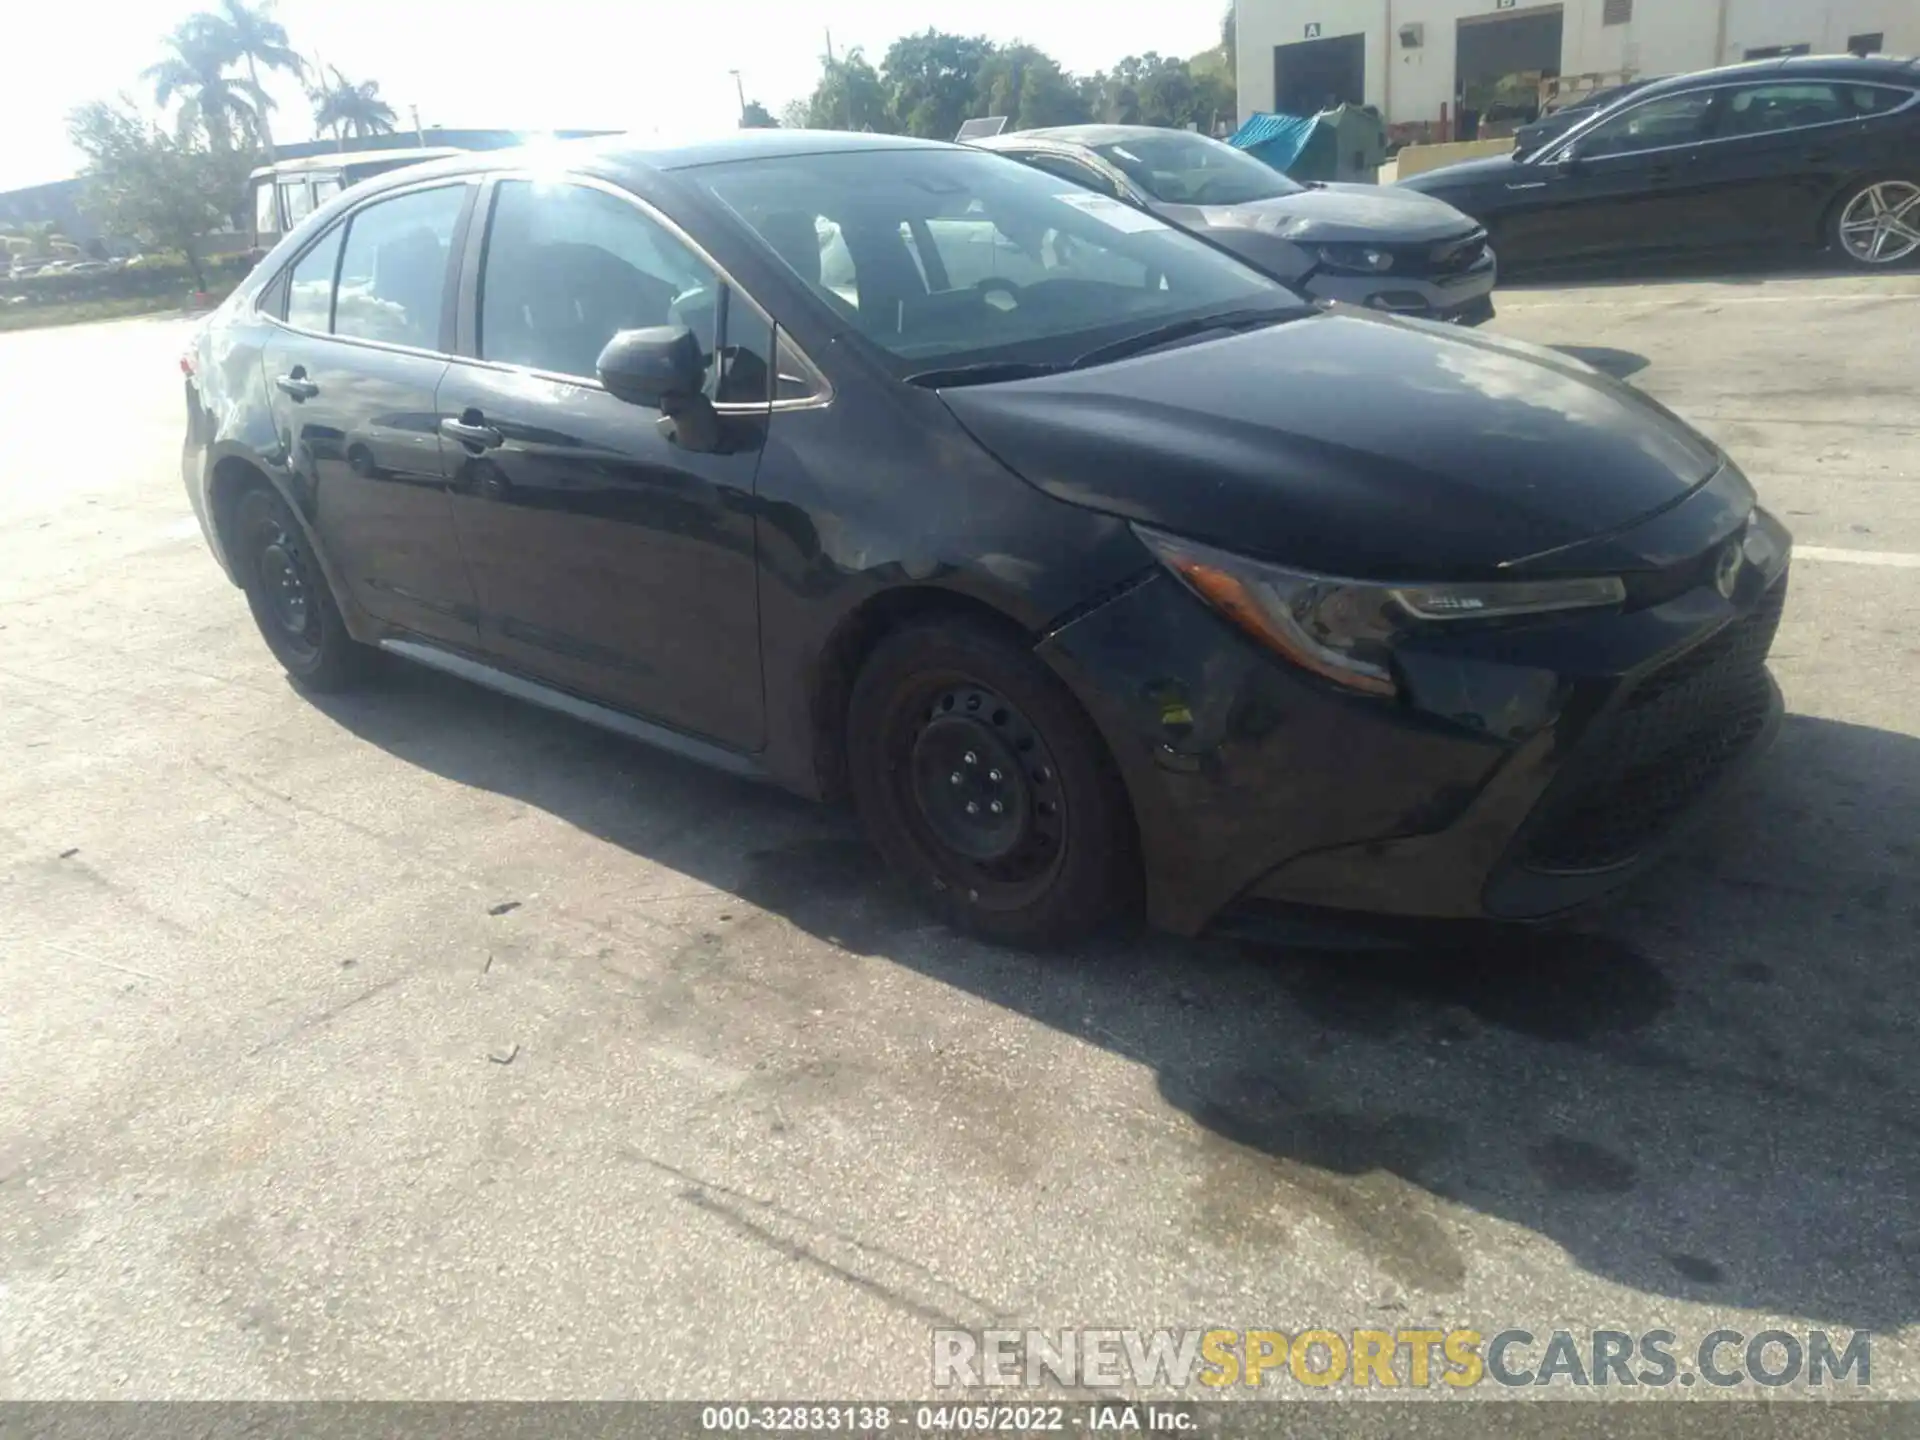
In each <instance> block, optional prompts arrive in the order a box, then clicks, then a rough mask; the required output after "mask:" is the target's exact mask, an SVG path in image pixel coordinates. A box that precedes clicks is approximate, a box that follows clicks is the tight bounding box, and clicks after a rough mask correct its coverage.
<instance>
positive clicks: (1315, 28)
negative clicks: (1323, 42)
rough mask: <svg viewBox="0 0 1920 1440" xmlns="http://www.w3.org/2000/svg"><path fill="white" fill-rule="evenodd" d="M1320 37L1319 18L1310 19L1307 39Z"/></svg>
mask: <svg viewBox="0 0 1920 1440" xmlns="http://www.w3.org/2000/svg"><path fill="white" fill-rule="evenodd" d="M1319 38H1320V22H1319V21H1318V20H1309V21H1308V22H1307V39H1309V40H1318V39H1319Z"/></svg>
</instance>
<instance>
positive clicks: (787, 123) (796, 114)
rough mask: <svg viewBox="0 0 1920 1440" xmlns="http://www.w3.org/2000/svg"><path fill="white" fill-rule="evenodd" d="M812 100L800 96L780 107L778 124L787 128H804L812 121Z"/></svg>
mask: <svg viewBox="0 0 1920 1440" xmlns="http://www.w3.org/2000/svg"><path fill="white" fill-rule="evenodd" d="M812 112H813V102H812V101H811V100H808V99H806V98H805V97H802V98H801V99H798V100H789V101H787V103H786V104H785V105H782V106H781V107H780V124H781V125H782V126H783V127H784V128H785V129H788V130H804V129H806V128H807V126H808V125H809V124H810V123H812V118H813V114H812Z"/></svg>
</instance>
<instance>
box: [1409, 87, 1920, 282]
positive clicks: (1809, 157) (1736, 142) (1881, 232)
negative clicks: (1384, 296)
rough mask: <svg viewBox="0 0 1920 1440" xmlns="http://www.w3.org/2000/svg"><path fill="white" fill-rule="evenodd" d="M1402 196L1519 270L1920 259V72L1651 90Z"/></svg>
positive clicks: (1419, 182)
mask: <svg viewBox="0 0 1920 1440" xmlns="http://www.w3.org/2000/svg"><path fill="white" fill-rule="evenodd" d="M1401 184H1402V185H1403V186H1404V187H1406V188H1410V189H1413V190H1418V191H1420V192H1421V193H1422V194H1426V195H1434V196H1438V197H1439V198H1440V199H1442V200H1445V201H1447V202H1449V203H1450V204H1452V205H1455V206H1457V207H1459V208H1460V209H1461V210H1464V211H1466V213H1467V214H1469V215H1472V216H1473V217H1474V218H1475V219H1477V220H1479V221H1480V222H1481V223H1483V224H1484V225H1486V227H1487V229H1488V230H1489V231H1490V232H1491V234H1492V236H1493V243H1494V244H1495V245H1496V246H1497V247H1498V248H1499V251H1500V255H1501V258H1502V260H1504V261H1505V262H1506V263H1507V264H1508V265H1509V266H1511V265H1528V264H1540V263H1550V262H1555V261H1568V260H1590V259H1596V258H1600V257H1605V256H1615V255H1632V254H1655V253H1670V254H1684V253H1688V252H1693V253H1701V252H1716V251H1733V250H1748V249H1801V250H1813V249H1818V248H1821V247H1825V248H1828V249H1830V250H1831V251H1832V252H1833V253H1834V254H1835V255H1836V256H1838V257H1839V258H1840V259H1841V260H1842V261H1843V262H1844V263H1846V264H1849V265H1852V266H1855V267H1858V268H1861V269H1867V270H1878V269H1885V268H1887V267H1889V266H1894V265H1899V264H1902V263H1903V262H1910V261H1912V260H1913V259H1914V258H1915V257H1916V255H1920V61H1913V60H1899V59H1892V58H1885V57H1873V58H1853V57H1849V56H1839V57H1834V56H1821V57H1796V58H1791V59H1785V60H1764V61H1759V62H1756V63H1754V64H1751V65H1731V66H1728V67H1726V68H1725V69H1721V70H1708V71H1703V72H1701V73H1699V74H1696V75H1683V76H1678V77H1676V78H1674V79H1671V80H1662V81H1659V82H1658V83H1656V84H1652V85H1647V86H1644V87H1642V88H1641V89H1638V90H1636V91H1634V92H1633V93H1631V94H1629V95H1627V96H1626V97H1625V98H1623V99H1621V100H1618V101H1616V102H1615V103H1614V104H1613V105H1611V106H1609V107H1608V108H1607V109H1605V110H1602V111H1600V112H1598V113H1597V114H1595V115H1593V116H1591V117H1589V118H1588V119H1587V120H1585V121H1584V122H1582V123H1581V124H1579V125H1577V126H1575V127H1574V128H1573V129H1571V130H1569V131H1568V132H1567V133H1566V134H1565V135H1563V136H1561V137H1560V138H1559V139H1557V140H1554V141H1550V142H1549V143H1548V144H1546V145H1545V146H1543V147H1542V148H1540V149H1539V150H1536V151H1534V152H1533V153H1531V154H1528V155H1524V156H1518V155H1516V156H1499V157H1496V158H1494V159H1490V160H1471V161H1468V162H1466V163H1464V164H1460V165H1449V166H1445V167H1443V168H1441V169H1438V170H1430V171H1428V172H1426V173H1425V174H1422V175H1415V176H1411V177H1409V178H1408V179H1406V180H1404V181H1402V182H1401Z"/></svg>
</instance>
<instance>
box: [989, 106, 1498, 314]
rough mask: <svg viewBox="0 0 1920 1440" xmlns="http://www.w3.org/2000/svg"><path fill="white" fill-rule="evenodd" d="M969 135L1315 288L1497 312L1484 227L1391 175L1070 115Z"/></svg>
mask: <svg viewBox="0 0 1920 1440" xmlns="http://www.w3.org/2000/svg"><path fill="white" fill-rule="evenodd" d="M971 143H973V144H976V145H979V146H982V147H984V148H986V149H989V150H994V151H997V152H999V153H1000V154H1002V155H1008V156H1011V157H1012V158H1014V159H1016V160H1021V161H1024V162H1025V163H1027V164H1029V165H1032V166H1035V167H1036V168H1038V169H1041V170H1045V171H1047V172H1049V173H1050V174H1054V175H1058V176H1060V177H1061V178H1062V179H1065V180H1071V181H1073V182H1074V183H1075V184H1076V185H1083V186H1086V187H1087V188H1089V189H1092V190H1096V191H1099V192H1100V193H1102V194H1104V195H1107V196H1110V197H1111V198H1113V199H1115V200H1119V201H1122V202H1124V203H1126V204H1129V205H1135V206H1138V207H1140V208H1141V209H1144V210H1149V211H1151V212H1153V213H1154V214H1156V215H1158V216H1160V217H1161V218H1162V219H1164V220H1168V221H1171V222H1172V223H1173V224H1176V225H1178V226H1180V227H1181V228H1182V229H1186V230H1191V231H1194V232H1195V233H1197V234H1200V235H1203V236H1205V237H1206V238H1207V239H1209V240H1211V241H1213V242H1214V243H1215V244H1218V245H1221V246H1224V247H1225V248H1227V249H1229V250H1232V251H1233V252H1234V253H1235V254H1237V255H1239V256H1241V257H1242V258H1243V259H1245V260H1247V261H1249V262H1250V263H1252V264H1253V265H1256V266H1258V267H1259V268H1260V269H1261V270H1264V271H1265V272H1266V273H1267V274H1269V275H1272V276H1273V277H1274V278H1275V279H1277V280H1281V281H1284V282H1285V283H1286V284H1288V285H1290V286H1292V287H1293V288H1294V289H1296V290H1300V291H1303V292H1304V293H1306V294H1308V295H1311V296H1313V297H1315V298H1317V299H1322V300H1344V301H1348V302H1349V303H1352V304H1355V305H1365V306H1368V307H1370V308H1372V309H1375V310H1388V311H1392V312H1394V313H1395V314H1400V315H1416V316H1423V317H1425V318H1428V319H1433V320H1451V321H1455V322H1458V323H1461V324H1467V325H1478V324H1480V323H1481V322H1482V321H1485V320H1490V319H1492V318H1493V283H1494V278H1495V273H1496V262H1495V260H1494V255H1493V250H1492V249H1491V247H1489V246H1488V244H1487V232H1486V231H1485V230H1484V229H1482V228H1481V227H1480V226H1479V225H1478V224H1477V223H1476V222H1475V221H1473V220H1470V219H1469V218H1467V216H1465V215H1463V214H1461V213H1460V211H1458V210H1456V209H1454V208H1453V206H1451V205H1448V204H1446V203H1445V202H1444V201H1435V200H1433V199H1432V197H1431V196H1425V195H1415V194H1413V193H1411V192H1408V191H1405V190H1399V189H1395V188H1393V187H1391V186H1380V185H1334V184H1319V183H1314V184H1304V185H1303V184H1301V183H1300V182H1299V181H1297V180H1291V179H1289V178H1287V176H1285V175H1283V174H1281V173H1280V172H1279V171H1277V170H1275V169H1273V168H1272V167H1271V166H1268V165H1265V164H1262V163H1261V162H1260V161H1258V160H1256V159H1254V158H1253V157H1252V156H1251V155H1248V154H1246V153H1245V152H1244V151H1240V150H1236V149H1234V148H1233V147H1232V146H1231V145H1225V144H1222V143H1221V142H1220V141H1218V140H1210V139H1208V138H1207V137H1206V136H1204V135H1196V134H1194V133H1193V132H1191V131H1187V130H1162V129H1156V128H1154V127H1152V126H1148V125H1069V126H1061V127H1059V128H1055V129H1049V130H1022V131H1019V132H1017V133H1015V134H1012V135H996V136H993V137H991V138H989V139H981V140H975V141H973V142H971Z"/></svg>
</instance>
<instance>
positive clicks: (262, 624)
mask: <svg viewBox="0 0 1920 1440" xmlns="http://www.w3.org/2000/svg"><path fill="white" fill-rule="evenodd" d="M229 530H230V534H231V536H232V540H233V548H232V558H233V562H234V567H235V569H236V570H237V571H238V572H239V574H240V583H241V586H242V588H243V589H244V590H245V591H246V596H247V605H248V608H249V609H251V610H252V611H253V621H254V624H255V625H257V626H258V627H259V629H260V635H261V638H262V639H264V640H265V641H266V642H267V648H268V649H270V650H272V651H273V653H274V657H275V658H276V659H278V660H279V662H280V664H281V665H282V666H283V667H284V668H285V669H286V672H287V674H288V675H289V676H291V677H292V678H293V679H294V680H296V681H298V682H299V683H300V684H301V685H303V686H306V687H307V688H309V689H313V690H337V689H342V688H344V687H346V686H347V685H350V684H352V683H353V682H354V681H356V680H358V679H359V678H360V676H361V674H362V673H363V670H364V668H365V658H366V654H367V652H366V650H365V649H364V647H362V646H360V645H357V644H355V643H354V641H353V638H352V637H351V636H350V635H348V634H347V628H346V625H345V623H344V622H343V621H342V620H341V618H340V611H339V610H338V608H336V607H335V605H334V603H333V595H332V592H330V591H329V590H328V589H327V581H326V577H325V575H324V574H322V573H321V570H320V566H319V563H318V562H317V561H316V560H315V559H314V557H313V554H312V553H311V551H310V549H309V548H308V545H307V541H306V532H305V531H304V530H302V529H301V527H300V523H299V522H298V521H297V520H295V519H294V517H293V514H292V512H291V511H289V510H288V509H287V506H286V502H285V501H283V500H282V499H281V498H280V497H279V496H278V495H276V494H274V493H273V492H272V491H270V490H267V489H264V488H255V489H252V490H249V491H247V492H246V493H245V494H244V495H242V496H241V497H240V498H239V500H238V501H236V502H235V504H234V508H233V521H232V524H231V526H230V527H229Z"/></svg>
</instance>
